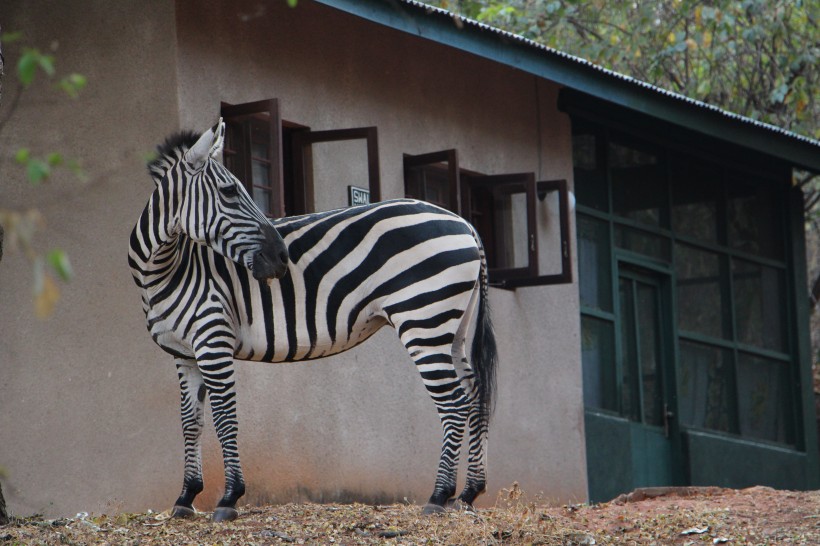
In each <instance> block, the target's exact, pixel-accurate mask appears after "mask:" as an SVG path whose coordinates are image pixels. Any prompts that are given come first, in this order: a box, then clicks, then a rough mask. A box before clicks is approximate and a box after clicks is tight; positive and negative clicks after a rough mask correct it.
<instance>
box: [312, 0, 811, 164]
mask: <svg viewBox="0 0 820 546" xmlns="http://www.w3.org/2000/svg"><path fill="white" fill-rule="evenodd" d="M315 1H317V2H319V3H320V4H324V5H326V6H329V7H332V8H335V9H338V10H341V11H344V12H346V13H349V14H351V15H355V16H357V17H361V18H363V19H366V20H369V21H371V22H374V23H377V24H381V25H383V26H387V27H390V28H393V29H395V30H399V31H402V32H406V33H409V34H413V35H415V36H418V37H420V38H424V39H427V40H431V41H433V42H437V43H440V44H442V45H446V46H449V47H453V48H456V49H459V50H462V51H464V52H467V53H472V54H474V55H478V56H480V57H483V58H485V59H488V60H491V61H494V62H498V63H501V64H504V65H507V66H510V67H513V68H516V69H519V70H522V71H524V72H528V73H530V74H533V75H535V76H538V77H541V78H544V79H547V80H550V81H553V82H555V83H557V84H559V85H563V86H566V87H570V88H572V89H575V90H578V91H581V92H584V93H587V94H589V95H592V96H594V97H598V98H601V99H604V100H607V101H610V102H612V103H614V104H617V105H619V106H623V107H626V108H629V109H632V110H635V111H638V112H641V113H644V114H647V115H650V116H653V117H656V118H659V119H662V120H665V121H668V122H670V123H674V124H675V125H679V126H681V127H685V128H687V129H691V130H694V131H697V132H700V133H703V134H705V135H708V136H711V137H714V138H718V139H721V140H726V141H729V142H733V143H735V144H739V145H741V146H744V147H747V148H749V149H751V150H754V151H756V152H760V153H764V154H767V155H770V156H774V157H776V158H778V159H782V160H785V161H788V162H789V163H792V164H793V165H795V166H798V167H802V168H806V169H809V170H812V171H820V142H818V141H816V140H813V139H811V138H809V137H806V136H803V135H798V134H796V133H792V132H789V131H786V130H785V129H782V128H780V127H775V126H773V125H768V124H765V123H762V122H758V121H755V120H752V119H750V118H745V117H743V116H740V115H738V114H734V113H732V112H729V111H726V110H722V109H720V108H718V107H716V106H713V105H710V104H706V103H703V102H699V101H696V100H694V99H690V98H688V97H685V96H683V95H679V94H677V93H673V92H671V91H667V90H665V89H662V88H659V87H656V86H653V85H651V84H648V83H645V82H642V81H640V80H636V79H634V78H631V77H629V76H625V75H623V74H619V73H617V72H614V71H612V70H609V69H606V68H603V67H601V66H598V65H595V64H593V63H591V62H589V61H586V60H584V59H581V58H579V57H574V56H572V55H568V54H566V53H563V52H561V51H558V50H555V49H552V48H549V47H547V46H543V45H541V44H538V43H536V42H533V41H531V40H527V39H525V38H523V37H521V36H518V35H515V34H512V33H509V32H506V31H502V30H499V29H496V28H494V27H490V26H488V25H484V24H482V23H478V22H476V21H473V20H471V19H467V18H464V17H461V16H459V15H455V14H453V13H450V12H448V11H445V10H443V9H441V8H435V7H432V6H428V5H426V4H423V3H421V2H417V1H415V0H315Z"/></svg>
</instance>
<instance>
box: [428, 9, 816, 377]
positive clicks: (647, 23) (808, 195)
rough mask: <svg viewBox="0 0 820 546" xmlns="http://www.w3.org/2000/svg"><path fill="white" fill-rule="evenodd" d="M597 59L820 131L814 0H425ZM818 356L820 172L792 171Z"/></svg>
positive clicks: (705, 98) (759, 116)
mask: <svg viewBox="0 0 820 546" xmlns="http://www.w3.org/2000/svg"><path fill="white" fill-rule="evenodd" d="M427 3H429V4H432V5H436V6H439V7H443V8H445V9H449V10H452V11H454V12H456V13H459V14H461V15H464V16H466V17H469V18H471V19H476V20H478V21H481V22H484V23H487V24H489V25H492V26H496V27H499V28H502V29H505V30H508V31H510V32H513V33H515V34H519V35H521V36H523V37H525V38H529V39H531V40H534V41H536V42H538V43H541V44H544V45H547V46H550V47H553V48H555V49H559V50H561V51H564V52H566V53H570V54H572V55H576V56H578V57H583V58H585V59H588V60H590V61H592V62H594V63H596V64H598V65H601V66H604V67H607V68H610V69H612V70H615V71H617V72H621V73H623V74H627V75H630V76H632V77H635V78H637V79H639V80H642V81H645V82H648V83H651V84H653V85H657V86H659V87H662V88H664V89H669V90H671V91H675V92H677V93H680V94H682V95H685V96H687V97H691V98H694V99H697V100H699V101H702V102H705V103H707V104H714V105H715V106H718V107H720V108H723V109H725V110H729V111H732V112H735V113H737V114H740V115H742V116H746V117H749V118H751V119H755V120H759V121H762V122H766V123H770V124H772V125H776V126H779V127H783V128H784V129H787V130H789V131H793V132H795V133H799V134H803V135H806V136H809V137H811V138H814V139H820V123H818V120H820V31H818V28H820V2H817V1H816V0H740V1H738V0H711V1H710V2H703V1H702V0H658V1H656V2H638V1H635V2H629V3H626V2H610V1H608V0H588V1H584V2H579V1H577V0H503V1H499V0H427ZM793 178H794V181H795V183H796V184H797V185H798V186H799V187H801V188H802V190H803V194H804V208H805V212H806V229H807V237H808V241H809V250H810V256H809V270H810V271H809V277H810V278H809V280H810V282H809V286H808V287H807V289H808V297H809V301H810V309H811V313H812V320H813V321H814V323H815V327H813V328H812V331H813V332H814V335H815V340H814V347H815V354H816V358H817V359H818V361H820V312H819V311H818V309H820V252H813V253H812V250H813V249H816V248H817V247H820V175H818V173H809V172H803V171H795V172H794V176H793Z"/></svg>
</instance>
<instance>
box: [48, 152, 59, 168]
mask: <svg viewBox="0 0 820 546" xmlns="http://www.w3.org/2000/svg"><path fill="white" fill-rule="evenodd" d="M46 163H48V164H49V165H50V166H51V167H56V166H58V165H61V164H62V163H63V156H62V155H60V154H58V153H57V152H51V153H50V154H48V156H46Z"/></svg>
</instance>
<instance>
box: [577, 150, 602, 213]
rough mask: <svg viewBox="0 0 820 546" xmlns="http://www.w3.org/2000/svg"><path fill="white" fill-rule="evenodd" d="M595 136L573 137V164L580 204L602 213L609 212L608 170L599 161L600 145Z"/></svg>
mask: <svg viewBox="0 0 820 546" xmlns="http://www.w3.org/2000/svg"><path fill="white" fill-rule="evenodd" d="M599 142H600V140H599V139H598V137H597V136H596V135H594V134H576V135H573V136H572V163H573V167H574V171H573V173H574V178H575V194H576V196H577V198H578V203H579V204H581V205H585V206H587V207H592V208H595V209H597V210H601V211H608V210H609V198H608V196H607V188H606V186H607V184H606V169H605V166H604V165H601V163H602V161H599V159H598V158H599V156H600V154H599V150H598V143H599Z"/></svg>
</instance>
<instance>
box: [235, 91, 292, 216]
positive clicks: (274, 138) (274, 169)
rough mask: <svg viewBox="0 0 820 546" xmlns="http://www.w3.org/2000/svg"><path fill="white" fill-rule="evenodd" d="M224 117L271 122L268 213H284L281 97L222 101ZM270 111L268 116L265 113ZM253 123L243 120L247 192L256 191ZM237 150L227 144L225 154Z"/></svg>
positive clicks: (269, 127)
mask: <svg viewBox="0 0 820 546" xmlns="http://www.w3.org/2000/svg"><path fill="white" fill-rule="evenodd" d="M220 112H221V115H222V118H223V119H224V120H225V121H226V123H230V122H231V121H230V120H232V119H236V118H249V117H253V118H256V119H258V120H260V121H261V122H263V123H267V125H268V131H269V133H268V160H267V161H268V162H269V166H270V169H269V173H270V179H269V183H270V184H269V186H268V187H269V188H270V189H271V197H270V206H269V210H270V212H269V216H271V217H274V218H278V217H282V216H284V215H285V183H284V173H283V162H282V117H281V114H280V109H279V100H278V99H267V100H260V101H254V102H246V103H242V104H229V103H226V102H222V103H221V105H220ZM266 114H267V116H268V117H267V119H266V118H265V117H264V116H265V115H266ZM250 132H251V127H250V125H249V124H243V128H242V137H243V141H244V143H243V148H244V149H245V150H246V153H245V156H244V158H243V159H244V172H245V176H244V177H243V178H244V180H241V182H242V184H244V186H245V188H246V189H247V190H248V192H249V193H250V194H251V195H253V185H254V184H253V176H252V174H251V173H252V161H253V157H252V154H251V151H250V142H251V136H250ZM232 152H233V153H235V151H234V150H231V149H228V148H226V149H225V150H223V156H224V155H225V154H230V153H232Z"/></svg>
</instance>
